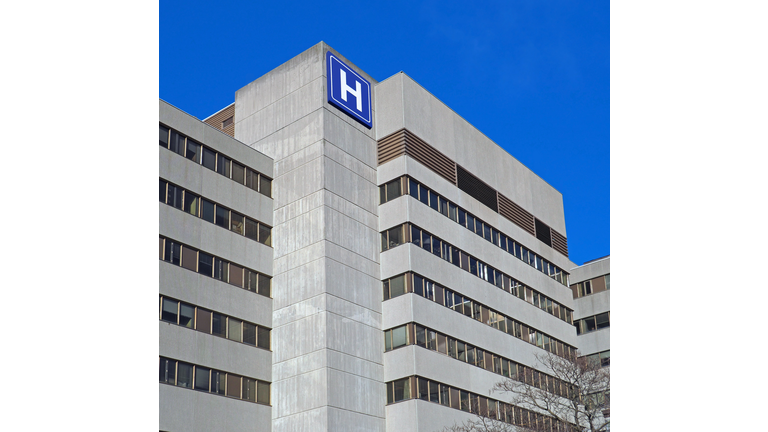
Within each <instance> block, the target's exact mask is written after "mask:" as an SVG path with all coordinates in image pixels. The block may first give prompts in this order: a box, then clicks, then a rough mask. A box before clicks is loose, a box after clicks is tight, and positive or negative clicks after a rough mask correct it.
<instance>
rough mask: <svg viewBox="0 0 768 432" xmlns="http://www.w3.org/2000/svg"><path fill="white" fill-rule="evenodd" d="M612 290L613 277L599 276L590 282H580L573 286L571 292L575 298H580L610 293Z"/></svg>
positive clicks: (608, 275)
mask: <svg viewBox="0 0 768 432" xmlns="http://www.w3.org/2000/svg"><path fill="white" fill-rule="evenodd" d="M610 289H611V275H610V274H607V275H604V276H598V277H596V278H593V279H590V280H588V281H584V282H579V283H577V284H573V285H571V291H573V298H579V297H584V296H588V295H591V294H597V293H599V292H603V291H610Z"/></svg>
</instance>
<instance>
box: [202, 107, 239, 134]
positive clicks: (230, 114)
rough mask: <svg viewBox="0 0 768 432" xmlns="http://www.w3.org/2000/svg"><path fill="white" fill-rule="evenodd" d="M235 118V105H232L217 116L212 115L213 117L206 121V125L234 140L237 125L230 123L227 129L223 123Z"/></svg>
mask: <svg viewBox="0 0 768 432" xmlns="http://www.w3.org/2000/svg"><path fill="white" fill-rule="evenodd" d="M234 116H235V104H232V105H230V106H228V107H226V108H224V109H223V110H221V111H219V112H217V113H216V114H214V115H212V116H211V117H209V118H207V119H205V123H206V124H209V125H211V126H213V127H215V128H216V129H218V130H220V131H222V132H224V133H225V134H227V135H229V136H231V137H233V138H234V136H235V123H234V122H232V123H229V124H228V125H227V126H226V127H225V126H223V123H224V121H225V120H227V119H229V118H234Z"/></svg>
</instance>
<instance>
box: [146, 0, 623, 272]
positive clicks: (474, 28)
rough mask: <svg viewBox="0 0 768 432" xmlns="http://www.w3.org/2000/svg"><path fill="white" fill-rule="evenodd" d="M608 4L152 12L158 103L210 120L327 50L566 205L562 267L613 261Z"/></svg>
mask: <svg viewBox="0 0 768 432" xmlns="http://www.w3.org/2000/svg"><path fill="white" fill-rule="evenodd" d="M609 29H610V27H609V2H608V1H602V0H601V1H594V2H565V1H550V2H536V1H514V2H509V1H506V2H496V1H486V2H477V3H469V2H467V3H459V2H444V1H442V2H438V1H425V2H416V1H410V2H400V1H390V2H379V3H373V2H360V3H359V5H357V4H355V3H354V2H282V3H278V2H253V1H251V2H218V3H212V2H197V1H185V2H181V1H175V0H174V1H168V0H163V1H161V2H160V97H161V98H162V99H164V100H166V101H168V102H170V103H171V104H173V105H175V106H177V107H179V108H181V109H183V110H184V111H187V112H189V113H190V114H192V115H194V116H196V117H198V118H205V117H207V116H208V115H210V114H212V113H214V112H216V111H218V110H219V109H221V108H222V107H224V106H226V105H228V104H230V103H232V102H233V101H234V93H235V91H236V90H237V89H239V88H241V87H243V86H244V85H246V84H248V83H249V82H251V81H253V80H255V79H256V78H258V77H260V76H261V75H263V74H265V73H267V72H269V71H270V70H272V69H274V68H275V67H277V66H279V65H280V64H282V63H283V62H285V61H287V60H289V59H290V58H292V57H294V56H295V55H297V54H299V53H300V52H302V51H304V50H306V49H307V48H309V47H310V46H312V45H314V44H316V43H317V42H319V41H321V40H323V41H325V42H326V43H328V44H329V45H330V46H332V47H333V48H334V49H336V50H337V51H339V52H340V53H341V54H343V55H344V56H345V57H347V58H348V59H349V60H350V61H352V62H353V63H355V64H356V65H357V66H359V67H360V68H362V69H363V70H364V71H366V72H367V73H368V74H370V75H371V76H372V77H373V78H375V79H377V80H379V81H381V80H384V79H385V78H387V77H389V76H391V75H393V74H395V73H397V72H399V71H401V70H402V71H404V72H405V73H406V74H408V75H409V76H411V77H412V78H413V79H415V80H416V81H417V82H418V83H419V84H421V85H422V86H424V88H426V89H427V90H428V91H430V92H431V93H432V94H433V95H435V96H436V97H437V98H439V99H440V100H442V101H443V102H444V103H445V104H447V105H448V106H449V107H451V108H452V109H453V110H454V111H456V112H457V113H458V114H459V115H461V116H462V117H464V118H465V119H466V120H467V121H469V122H470V123H472V124H473V125H474V126H475V127H477V128H478V129H479V130H480V131H481V132H483V133H484V134H485V135H487V136H488V137H489V138H491V139H492V140H494V141H495V142H496V143H497V144H499V145H500V146H502V147H504V148H505V149H506V150H507V151H508V152H509V153H510V154H512V155H513V156H514V157H515V158H517V159H518V160H520V161H521V162H522V163H523V164H525V165H526V166H528V167H529V168H530V169H531V170H533V171H534V172H535V173H536V174H538V175H539V176H541V177H542V178H543V179H544V180H546V181H547V182H548V183H549V184H551V185H552V186H553V187H555V188H556V189H557V190H559V191H560V192H561V193H562V194H563V200H564V205H565V217H566V229H567V235H568V243H569V250H570V258H571V260H572V261H574V262H575V263H577V264H581V263H583V262H584V261H587V260H590V259H594V258H598V257H601V256H604V255H608V254H610V202H609V184H610V159H609V158H610V144H609V139H610V138H609V137H610V134H609V121H610V117H609V113H610V111H609V108H610V93H609V89H610V58H609V47H610V42H609V37H610V31H609Z"/></svg>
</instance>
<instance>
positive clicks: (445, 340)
mask: <svg viewBox="0 0 768 432" xmlns="http://www.w3.org/2000/svg"><path fill="white" fill-rule="evenodd" d="M407 345H418V346H420V347H422V348H427V349H430V350H432V351H437V352H439V353H441V354H445V355H447V356H449V357H453V358H454V359H456V360H460V361H463V362H466V363H469V364H472V365H475V366H478V367H480V368H483V369H485V370H487V371H488V372H493V373H496V374H499V375H503V376H505V377H507V378H512V379H515V380H518V381H521V382H524V383H526V384H528V385H531V386H534V387H537V388H539V389H541V390H545V391H549V392H550V393H554V394H556V395H558V396H563V397H567V395H568V385H567V384H566V383H565V381H562V380H559V379H557V378H555V377H553V376H550V375H547V374H545V373H543V372H539V371H537V370H535V369H533V368H530V367H528V366H525V365H521V364H519V363H516V362H514V361H512V360H510V359H507V358H504V357H501V356H499V355H496V354H494V353H492V352H489V351H486V350H484V349H481V348H477V347H474V346H472V345H470V344H468V343H466V342H463V341H460V340H458V339H454V338H452V337H450V336H448V335H445V334H442V333H439V332H436V331H434V330H432V329H429V328H426V327H424V326H421V325H419V324H415V323H409V324H406V325H404V326H400V327H396V328H393V329H390V330H385V331H384V351H385V352H386V351H391V350H393V349H396V348H400V347H403V346H407Z"/></svg>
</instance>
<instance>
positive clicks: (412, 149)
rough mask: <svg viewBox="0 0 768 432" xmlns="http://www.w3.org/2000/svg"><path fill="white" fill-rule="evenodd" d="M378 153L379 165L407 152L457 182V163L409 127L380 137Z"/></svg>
mask: <svg viewBox="0 0 768 432" xmlns="http://www.w3.org/2000/svg"><path fill="white" fill-rule="evenodd" d="M377 153H378V164H379V165H381V164H383V163H386V162H389V161H391V160H392V159H395V158H397V157H399V156H402V155H404V154H405V155H408V156H410V157H412V158H413V159H415V160H416V161H417V162H419V163H420V164H422V165H424V166H425V167H427V168H429V169H431V170H432V171H434V172H436V173H437V174H439V175H440V176H442V177H443V178H445V179H446V180H448V181H449V182H451V183H453V184H456V164H455V163H454V162H453V161H452V160H450V159H449V158H448V157H446V156H445V155H444V154H442V153H440V152H439V151H437V150H436V149H435V148H434V147H432V146H430V145H429V144H427V143H425V142H424V141H423V140H422V139H421V138H419V137H417V136H416V135H414V134H412V133H411V132H410V131H408V130H407V129H400V130H399V131H397V132H395V133H393V134H390V135H387V136H386V137H384V138H382V139H380V140H379V143H378V150H377Z"/></svg>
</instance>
